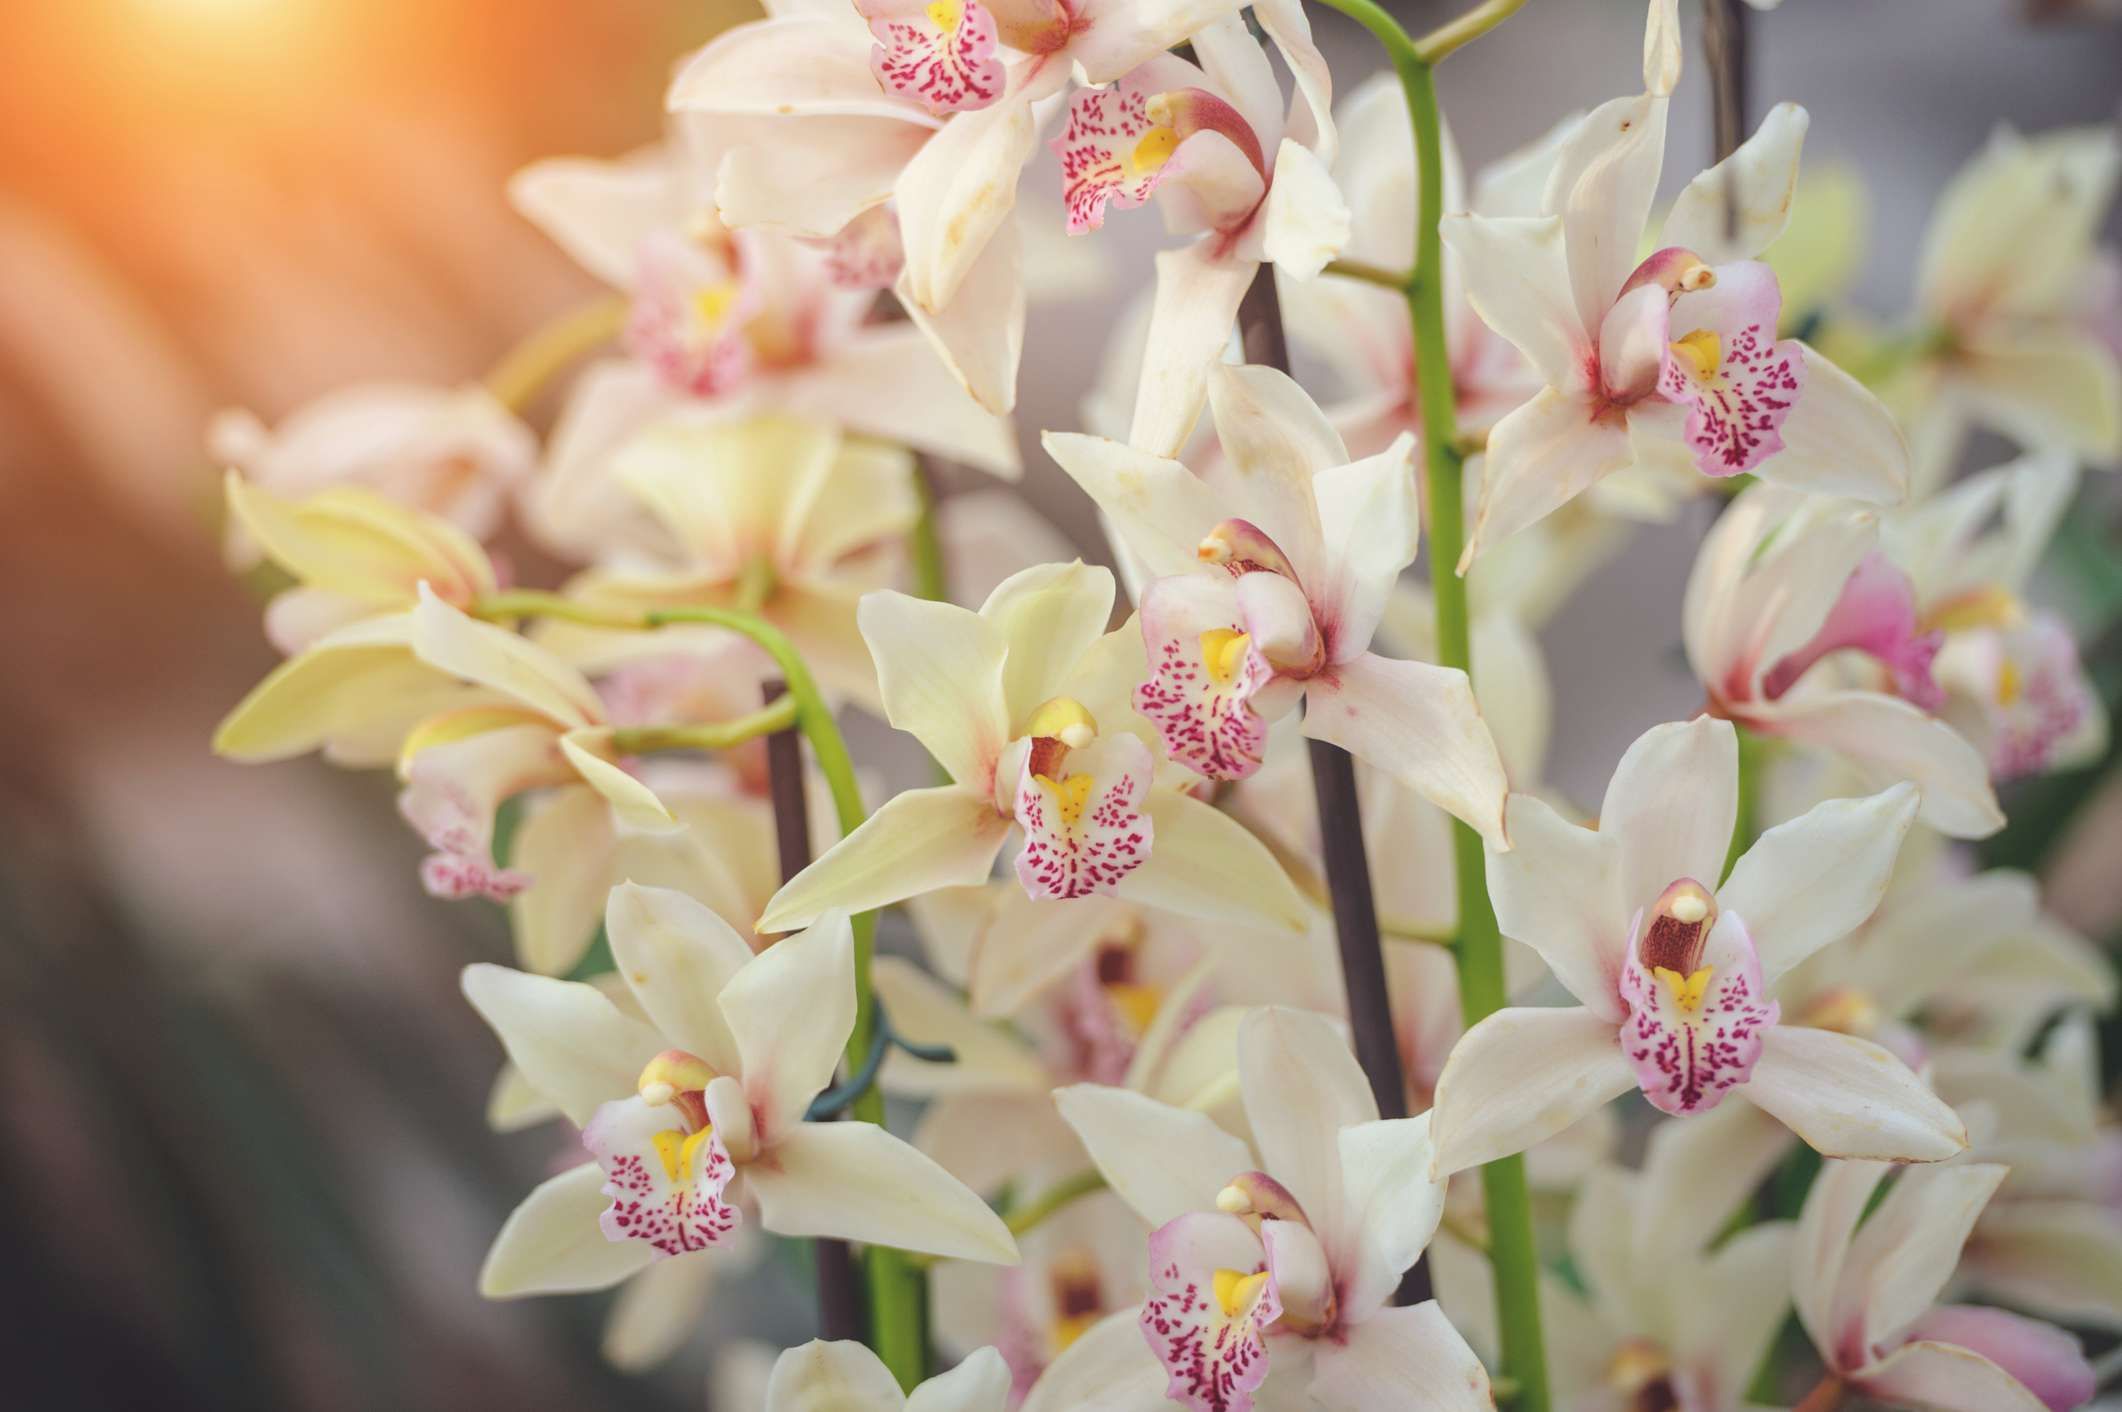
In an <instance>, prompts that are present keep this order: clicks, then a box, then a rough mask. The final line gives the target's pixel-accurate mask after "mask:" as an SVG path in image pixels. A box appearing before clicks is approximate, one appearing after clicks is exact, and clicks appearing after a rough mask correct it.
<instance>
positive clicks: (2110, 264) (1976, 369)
mask: <svg viewBox="0 0 2122 1412" xmlns="http://www.w3.org/2000/svg"><path fill="white" fill-rule="evenodd" d="M2118 170H2122V139H2118V138H2117V136H2116V134H2115V131H2114V129H2113V128H2112V126H2107V125H2102V126H2098V127H2086V128H2067V129H2063V130H2061V131H2057V132H2050V133H2043V134H2041V135H2039V136H2037V137H2025V136H2022V135H2020V134H2019V133H2016V132H2014V131H2012V130H2011V129H2010V128H2008V127H2005V128H1999V129H1998V130H1997V132H1996V134H1995V135H1994V136H1992V137H1991V138H1990V141H1989V145H1988V146H1987V147H1985V148H1984V149H1983V150H1982V152H1981V153H1979V154H1978V155H1977V156H1976V157H1975V158H1974V159H1973V160H1972V161H1971V162H1969V163H1968V164H1967V166H1966V167H1964V168H1963V169H1962V170H1961V171H1960V174H1959V175H1958V176H1956V177H1955V178H1954V179H1953V181H1952V182H1951V184H1950V185H1949V186H1947V187H1946V189H1945V192H1944V194H1943V195H1942V196H1941V197H1940V198H1939V201H1938V205H1937V209H1936V211H1935V212H1934V214H1933V215H1932V217H1931V224H1930V229H1929V231H1928V232H1927V233H1926V235H1925V236H1924V240H1923V246H1922V251H1921V254H1920V256H1919V257H1918V260H1917V266H1916V307H1917V317H1918V321H1919V328H1918V337H1919V338H1920V339H1921V340H1922V350H1923V351H1922V353H1921V355H1920V356H1919V357H1918V359H1917V361H1916V363H1915V365H1914V366H1913V367H1912V368H1911V369H1909V370H1908V371H1907V373H1906V374H1905V375H1904V376H1903V377H1902V378H1901V379H1900V380H1899V384H1898V386H1891V387H1890V389H1889V391H1890V395H1892V396H1893V397H1894V400H1895V401H1896V403H1897V405H1898V406H1899V407H1900V408H1901V410H1902V412H1903V420H1904V422H1905V424H1906V425H1907V426H1909V427H1910V428H1911V436H1912V437H1913V438H1914V440H1915V444H1916V448H1917V465H1916V471H1917V477H1918V480H1917V484H1918V488H1919V489H1922V490H1925V491H1928V490H1933V489H1936V488H1938V487H1939V486H1941V485H1942V484H1943V483H1944V480H1945V478H1946V477H1947V475H1949V473H1950V472H1951V470H1952V468H1953V461H1954V458H1955V457H1956V455H1957V453H1958V452H1959V449H1960V447H1961V445H1962V444H1963V442H1964V441H1965V439H1966V435H1967V431H1968V427H1969V424H1970V423H1972V424H1974V425H1977V426H1984V427H1990V428H1993V429H1995V430H1997V431H2001V432H2003V433H2004V434H2006V435H2007V436H2010V437H2011V438H2012V439H2013V440H2015V441H2018V442H2019V443H2020V444H2021V445H2024V446H2027V447H2029V448H2034V449H2041V450H2052V451H2058V452H2063V453H2066V454H2069V455H2073V456H2078V457H2084V458H2086V459H2088V460H2091V461H2094V462H2097V463H2101V464H2113V463H2114V462H2115V461H2116V460H2118V459H2122V348H2117V347H2116V344H2115V334H2114V331H2113V326H2112V323H2110V326H2109V327H2107V328H2104V329H2103V328H2102V327H2100V325H2099V322H2098V321H2099V319H2100V318H2101V317H2102V314H2103V311H2102V309H2101V306H2100V301H2099V299H2098V297H2097V291H2098V289H2099V287H2100V285H2101V282H2102V281H2103V280H2111V279H2112V276H2113V270H2114V258H2115V257H2114V254H2113V252H2112V251H2103V250H2101V249H2100V248H2099V240H2100V231H2101V226H2102V223H2103V222H2104V221H2105V220H2106V217H2107V214H2108V210H2109V208H2110V206H2111V205H2112V203H2113V200H2114V192H2115V180H2116V173H2117V171H2118ZM2105 316H2106V317H2107V318H2108V319H2109V320H2110V321H2111V320H2112V319H2113V317H2114V315H2113V311H2112V306H2111V305H2110V307H2109V309H2108V310H2107V311H2106V315H2105Z"/></svg>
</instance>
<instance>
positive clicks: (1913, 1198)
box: [1835, 1162, 2009, 1351]
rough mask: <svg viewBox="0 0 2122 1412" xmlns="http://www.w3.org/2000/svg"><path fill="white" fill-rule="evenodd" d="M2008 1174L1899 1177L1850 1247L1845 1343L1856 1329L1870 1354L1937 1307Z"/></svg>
mask: <svg viewBox="0 0 2122 1412" xmlns="http://www.w3.org/2000/svg"><path fill="white" fill-rule="evenodd" d="M2008 1170H2009V1169H2008V1168H2005V1167H2003V1166H2001V1165H1999V1164H1997V1163H1994V1162H1969V1163H1964V1164H1963V1163H1955V1164H1953V1165H1951V1166H1944V1167H1928V1168H1920V1167H1919V1168H1911V1169H1910V1170H1908V1171H1906V1172H1904V1173H1902V1174H1901V1176H1900V1178H1899V1179H1898V1180H1896V1181H1895V1183H1894V1185H1893V1188H1892V1189H1891V1190H1890V1191H1888V1192H1887V1193H1886V1199H1885V1200H1884V1201H1882V1202H1880V1203H1879V1205H1878V1208H1877V1209H1876V1210H1874V1211H1873V1212H1872V1213H1871V1215H1870V1217H1869V1218H1867V1219H1866V1220H1865V1222H1864V1224H1863V1225H1861V1226H1860V1227H1858V1229H1857V1234H1856V1237H1855V1238H1854V1239H1853V1240H1852V1241H1851V1242H1850V1247H1849V1260H1848V1262H1847V1263H1846V1264H1845V1265H1844V1266H1843V1270H1842V1282H1841V1284H1842V1287H1841V1290H1840V1292H1839V1293H1838V1294H1837V1295H1836V1298H1835V1318H1836V1321H1837V1323H1838V1324H1840V1325H1841V1327H1842V1329H1843V1335H1842V1336H1843V1339H1844V1341H1845V1344H1846V1343H1847V1342H1848V1341H1850V1340H1851V1338H1852V1331H1855V1334H1856V1337H1857V1338H1858V1340H1859V1341H1860V1342H1861V1345H1862V1347H1863V1348H1864V1350H1866V1351H1868V1350H1869V1349H1871V1348H1872V1347H1875V1346H1878V1345H1881V1344H1887V1343H1891V1342H1893V1341H1894V1340H1896V1339H1898V1338H1899V1337H1900V1336H1901V1335H1902V1334H1904V1333H1905V1332H1907V1331H1908V1329H1909V1327H1910V1326H1911V1325H1912V1324H1914V1323H1915V1322H1916V1320H1917V1318H1918V1317H1920V1316H1921V1315H1922V1314H1923V1312H1924V1311H1925V1310H1927V1309H1929V1308H1930V1307H1931V1306H1932V1305H1933V1304H1935V1303H1937V1301H1938V1296H1939V1294H1940V1293H1941V1292H1942V1291H1943V1290H1944V1288H1945V1282H1946V1281H1947V1280H1949V1279H1951V1278H1952V1273H1953V1270H1954V1268H1955V1267H1956V1266H1957V1265H1958V1264H1959V1263H1960V1247H1961V1246H1963V1245H1965V1244H1966V1243H1967V1237H1968V1235H1969V1233H1970V1232H1972V1231H1973V1230H1974V1226H1975V1220H1976V1218H1977V1217H1979V1216H1980V1215H1981V1214H1982V1208H1983V1207H1985V1206H1987V1205H1988V1204H1989V1199H1990V1197H1991V1196H1993V1195H1995V1194H1996V1190H1997V1187H1998V1185H1999V1184H2001V1183H2002V1182H2003V1180H2004V1178H2005V1176H2006V1174H2007V1172H2008ZM1845 1351H1846V1350H1845Z"/></svg>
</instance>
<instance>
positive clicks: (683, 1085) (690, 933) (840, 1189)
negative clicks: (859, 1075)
mask: <svg viewBox="0 0 2122 1412" xmlns="http://www.w3.org/2000/svg"><path fill="white" fill-rule="evenodd" d="M605 924H606V930H607V934H608V935H609V936H610V938H611V944H612V954H613V956H614V957H615V958H616V960H617V961H618V973H619V975H620V976H621V977H623V979H624V982H625V985H626V987H627V989H628V990H629V991H630V992H631V994H632V997H633V1000H634V1001H635V1003H636V1004H638V1006H639V1007H640V1010H641V1012H642V1014H644V1015H645V1016H646V1017H647V1019H646V1021H645V1022H644V1021H643V1020H639V1019H635V1018H633V1017H632V1016H630V1015H628V1014H627V1013H626V1012H625V1011H624V1010H622V1009H621V1008H620V1007H619V1006H617V1005H615V1004H614V1003H613V1002H612V1000H611V999H610V998H609V997H607V996H606V995H605V994H604V993H603V992H602V991H600V990H599V989H598V988H596V987H595V986H591V985H586V984H583V983H581V982H577V981H562V980H554V979H552V978H550V977H546V976H534V975H527V974H525V973H523V972H520V971H513V970H509V969H508V968H506V967H502V966H490V965H475V966H470V967H467V968H466V970H465V973H464V991H465V994H466V996H467V997H468V998H469V999H470V1000H471V1002H472V1005H473V1007H474V1008H475V1009H477V1010H478V1011H479V1013H480V1015H481V1016H482V1017H483V1018H484V1019H485V1020H486V1022H487V1023H488V1024H489V1025H491V1026H492V1027H493V1029H494V1031H495V1033H496V1034H497V1035H499V1036H500V1038H501V1042H502V1045H503V1047H504V1048H506V1049H507V1051H508V1055H509V1058H510V1060H511V1061H512V1062H513V1063H514V1064H515V1066H516V1068H517V1069H518V1070H519V1071H521V1073H522V1075H523V1077H524V1080H525V1081H526V1082H527V1083H528V1084H529V1085H530V1086H531V1087H532V1088H534V1089H535V1090H536V1091H537V1092H538V1093H539V1094H541V1095H542V1096H543V1097H544V1098H545V1099H546V1100H547V1101H549V1102H550V1103H552V1104H553V1105H555V1106H556V1107H558V1108H559V1109H560V1111H561V1112H562V1113H563V1114H565V1115H566V1117H567V1119H568V1121H569V1122H571V1123H574V1124H575V1125H576V1126H578V1127H579V1128H581V1129H582V1142H583V1145H584V1146H585V1147H586V1148H587V1149H588V1150H589V1152H590V1155H591V1156H592V1158H593V1159H594V1160H593V1161H590V1162H587V1163H584V1164H583V1165H581V1166H578V1167H575V1168H572V1169H570V1170H569V1171H567V1172H565V1173H563V1174H561V1175H560V1176H557V1177H554V1178H552V1179H551V1180H549V1181H547V1182H546V1183H545V1184H544V1185H543V1186H541V1187H539V1188H538V1189H537V1190H536V1191H534V1192H533V1193H531V1195H530V1197H529V1198H527V1199H526V1200H525V1201H524V1203H523V1205H521V1206H519V1207H518V1208H517V1209H516V1211H515V1213H514V1214H513V1215H512V1216H510V1218H509V1220H508V1222H507V1224H506V1225H504V1226H503V1228H502V1230H501V1233H500V1234H499V1235H498V1236H497V1237H496V1238H495V1241H494V1247H493V1250H492V1251H491V1252H490V1253H489V1254H488V1256H487V1263H486V1269H485V1271H484V1272H483V1274H482V1276H481V1289H482V1290H483V1291H484V1292H485V1293H486V1294H488V1295H489V1296H490V1297H497V1298H500V1297H508V1296H511V1295H519V1294H539V1293H556V1292H561V1291H569V1290H588V1289H602V1288H605V1287H607V1286H610V1285H613V1284H616V1283H618V1282H619V1281H620V1280H622V1279H625V1278H627V1277H629V1276H631V1275H634V1274H636V1273H638V1272H640V1271H643V1270H646V1269H648V1268H649V1267H650V1266H651V1265H652V1264H654V1263H655V1262H657V1261H659V1260H664V1259H670V1258H673V1257H676V1258H683V1259H697V1258H700V1252H705V1251H712V1250H715V1249H717V1248H720V1247H722V1246H724V1245H725V1244H726V1243H727V1242H728V1241H729V1240H730V1239H731V1237H732V1235H733V1233H734V1232H735V1231H736V1230H737V1229H738V1228H739V1226H740V1225H741V1224H742V1223H743V1221H744V1220H745V1217H746V1212H747V1211H748V1210H752V1209H755V1210H756V1213H757V1217H758V1220H759V1223H760V1224H761V1225H762V1226H763V1227H764V1228H765V1229H767V1230H769V1231H774V1232H776V1233H779V1234H781V1235H791V1236H821V1237H835V1238H839V1239H845V1240H855V1241H864V1242H868V1243H872V1244H880V1245H892V1246H896V1247H899V1248H901V1249H906V1250H916V1251H927V1252H930V1253H933V1254H937V1255H942V1256H947V1257H951V1258H957V1259H968V1260H985V1261H991V1262H997V1263H1008V1262H1010V1261H1013V1260H1014V1259H1015V1258H1016V1247H1015V1244H1014V1243H1013V1242H1012V1241H1011V1239H1010V1235H1009V1232H1008V1230H1007V1229H1006V1228H1005V1227H1004V1226H1003V1224H1002V1222H1001V1219H1000V1218H999V1217H997V1216H996V1215H995V1214H994V1212H993V1211H991V1210H990V1209H989V1208H988V1206H987V1204H986V1203H985V1202H983V1201H981V1200H980V1198H979V1197H977V1196H975V1195H974V1194H973V1193H972V1192H970V1191H968V1190H966V1189H965V1187H964V1186H963V1185H961V1184H960V1183H959V1182H958V1181H957V1180H956V1179H955V1178H953V1177H952V1176H950V1174H948V1173H947V1172H945V1171H944V1170H943V1169H942V1168H940V1167H938V1166H937V1165H936V1164H935V1163H934V1162H932V1161H930V1160H929V1159H928V1158H926V1157H924V1156H922V1155H921V1154H920V1153H919V1152H917V1151H915V1150H914V1149H913V1148H912V1147H910V1146H908V1145H907V1144H906V1143H904V1142H902V1141H901V1140H900V1139H898V1138H896V1137H893V1136H892V1135H891V1134H890V1133H888V1132H886V1131H885V1130H884V1129H883V1128H881V1127H878V1126H876V1125H875V1124H871V1123H858V1122H819V1123H813V1122H807V1121H806V1120H805V1117H804V1114H805V1110H806V1108H807V1107H808V1105H809V1104H810V1101H811V1100H812V1098H814V1097H815V1096H816V1095H817V1094H818V1093H819V1092H820V1091H821V1090H823V1089H824V1088H826V1087H827V1086H828V1085H829V1084H831V1083H832V1080H833V1073H834V1070H835V1068H836V1067H837V1066H838V1064H839V1061H840V1056H841V1050H842V1048H843V1047H844V1046H845V1044H846V1042H847V1036H848V1033H849V1031H850V1030H851V1029H852V1028H853V1025H854V1019H855V989H854V949H853V948H854V942H853V936H852V933H851V931H850V929H849V927H848V922H847V919H846V917H844V916H840V915H834V916H831V917H827V918H824V919H822V920H821V921H820V922H819V924H818V925H816V926H814V927H812V928H811V929H810V930H808V931H806V932H804V933H802V934H801V935H797V936H792V937H787V938H784V939H783V940H781V941H779V942H776V943H775V944H774V945H773V946H771V947H769V948H768V949H767V950H766V951H764V952H762V953H760V954H759V955H757V956H754V955H753V954H752V950H751V947H750V946H748V945H747V944H746V943H745V941H744V940H743V938H742V937H740V936H738V935H737V933H736V932H735V931H734V930H732V929H731V928H730V926H729V925H728V924H727V923H726V922H723V921H722V920H721V919H720V918H719V917H717V916H716V915H715V914H714V913H713V912H711V911H709V910H708V909H707V908H706V907H705V906H703V905H702V904H700V903H698V902H695V901H693V900H692V899H691V898H689V897H686V896H685V895H684V894H682V893H677V892H671V891H668V890H666V889H661V888H646V887H639V886H636V885H634V884H631V883H629V884H625V885H622V886H620V887H618V888H615V889H613V891H612V895H611V900H610V904H609V908H608V911H607V913H606V918H605Z"/></svg>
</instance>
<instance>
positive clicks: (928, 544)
mask: <svg viewBox="0 0 2122 1412" xmlns="http://www.w3.org/2000/svg"><path fill="white" fill-rule="evenodd" d="M914 501H915V503H916V504H917V505H919V506H920V507H921V508H920V513H919V514H918V515H917V516H916V517H915V518H914V528H913V534H912V535H911V537H910V538H911V547H912V549H913V555H914V594H915V596H916V597H919V598H927V599H930V600H932V601H934V602H937V603H948V602H950V575H949V574H948V573H947V572H946V571H945V569H944V565H943V539H942V536H941V535H939V534H938V533H937V532H936V473H935V471H934V469H933V468H932V467H931V466H930V465H929V463H928V458H927V457H926V456H922V455H919V454H916V455H915V457H914Z"/></svg>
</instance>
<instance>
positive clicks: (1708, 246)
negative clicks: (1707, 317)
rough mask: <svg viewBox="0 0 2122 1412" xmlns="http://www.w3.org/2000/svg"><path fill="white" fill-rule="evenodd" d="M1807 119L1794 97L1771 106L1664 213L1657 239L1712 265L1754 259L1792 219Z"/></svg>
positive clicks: (1689, 184) (1808, 119) (1772, 242)
mask: <svg viewBox="0 0 2122 1412" xmlns="http://www.w3.org/2000/svg"><path fill="white" fill-rule="evenodd" d="M1811 121H1812V119H1811V117H1810V116H1809V115H1808V114H1807V113H1806V111H1805V110H1804V109H1803V108H1801V107H1799V106H1798V105H1797V104H1795V103H1778V104H1777V105H1776V106H1775V107H1773V108H1771V109H1769V110H1768V116H1767V117H1765V118H1763V119H1762V120H1761V125H1760V126H1759V127H1757V128H1755V129H1754V135H1753V136H1752V137H1749V138H1747V139H1746V141H1744V142H1742V143H1740V144H1739V148H1738V150H1737V151H1735V152H1733V153H1732V154H1731V155H1730V156H1729V157H1726V158H1725V159H1724V160H1723V161H1721V162H1719V163H1717V165H1715V166H1714V167H1711V168H1710V169H1709V170H1708V171H1706V172H1704V173H1702V175H1700V176H1698V177H1696V178H1695V179H1694V180H1693V181H1691V182H1689V183H1688V184H1687V187H1686V189H1685V190H1683V191H1682V192H1681V193H1680V197H1679V199H1678V200H1676V201H1674V202H1673V208H1672V211H1671V213H1670V214H1668V215H1667V216H1666V218H1665V228H1664V230H1663V231H1662V232H1660V234H1659V236H1658V243H1659V244H1660V245H1661V246H1665V245H1677V246H1680V247H1682V248H1683V249H1687V250H1692V251H1694V252H1695V254H1697V255H1699V256H1701V258H1702V260H1703V262H1704V263H1706V264H1710V265H1722V264H1725V263H1726V262H1728V261H1732V260H1753V259H1758V258H1759V257H1760V254H1761V252H1762V251H1764V250H1766V249H1768V247H1769V246H1771V245H1773V244H1775V242H1776V237H1777V236H1779V235H1781V234H1783V228H1784V227H1785V226H1787V225H1788V224H1790V207H1791V202H1792V201H1793V200H1794V199H1796V197H1797V194H1798V153H1799V151H1800V149H1801V148H1802V147H1803V146H1804V143H1805V130H1806V128H1807V127H1808V126H1809V125H1810V124H1811ZM1734 188H1736V190H1734ZM1732 214H1736V217H1737V220H1736V224H1734V222H1733V221H1732V220H1731V219H1730V215H1732ZM1727 228H1730V229H1729V234H1727V233H1726V232H1727Z"/></svg>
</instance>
